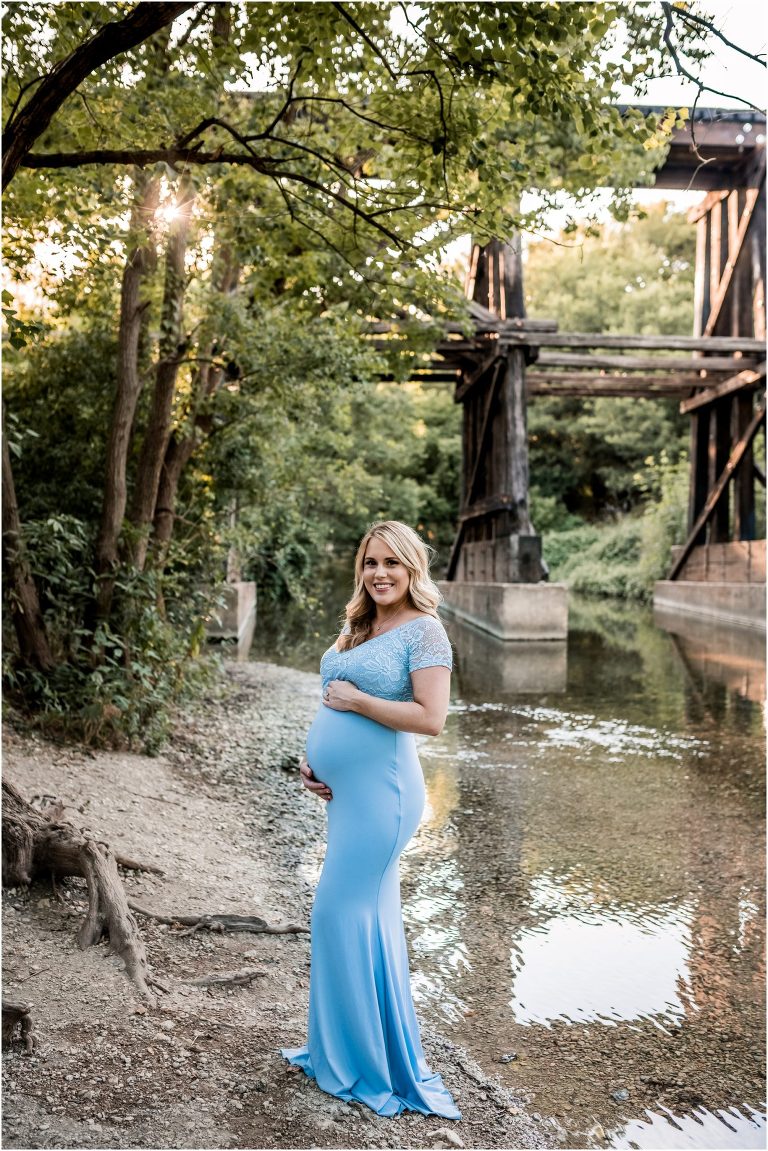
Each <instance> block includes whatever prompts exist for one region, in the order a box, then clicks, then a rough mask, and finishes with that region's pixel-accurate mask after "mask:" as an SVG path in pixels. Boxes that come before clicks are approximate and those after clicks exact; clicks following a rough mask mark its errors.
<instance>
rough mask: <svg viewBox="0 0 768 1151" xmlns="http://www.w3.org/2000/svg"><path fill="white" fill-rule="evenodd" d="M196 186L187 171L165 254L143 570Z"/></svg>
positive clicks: (136, 502)
mask: <svg viewBox="0 0 768 1151" xmlns="http://www.w3.org/2000/svg"><path fill="white" fill-rule="evenodd" d="M194 197H195V189H194V185H193V183H192V181H191V179H190V178H189V177H188V176H183V177H182V179H181V182H180V185H179V192H178V196H177V198H176V215H175V217H174V219H173V221H172V223H171V227H170V230H169V235H168V246H167V248H166V254H165V287H164V291H163V309H162V317H161V322H160V348H159V359H158V363H157V368H156V371H155V390H154V394H153V398H152V410H151V412H150V416H149V423H148V426H147V431H146V434H145V436H144V442H143V443H142V446H141V456H140V458H139V467H138V473H137V476H136V488H135V491H134V496H133V506H132V511H131V520H132V522H133V523H134V524H135V526H136V527H137V528H138V529H139V533H138V535H137V538H136V542H135V544H134V549H133V559H134V563H135V565H136V567H137V568H138V569H139V570H140V571H141V570H142V569H143V568H144V564H145V561H146V557H147V548H148V544H149V531H150V528H151V524H152V519H153V516H154V511H155V504H156V502H157V494H158V487H159V484H160V473H161V470H162V467H163V461H164V459H165V454H166V450H167V448H168V443H169V441H170V437H171V421H172V417H173V398H174V394H175V391H176V380H177V377H178V372H179V364H180V362H181V360H182V359H183V352H181V351H180V349H181V348H182V347H183V343H182V320H183V312H184V292H185V289H186V275H185V269H184V260H185V256H186V252H187V240H188V237H189V223H190V216H191V213H192V204H193V202H194Z"/></svg>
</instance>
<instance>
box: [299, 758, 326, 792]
mask: <svg viewBox="0 0 768 1151" xmlns="http://www.w3.org/2000/svg"><path fill="white" fill-rule="evenodd" d="M299 773H300V775H301V782H302V784H303V785H304V787H306V789H307V791H311V792H312V794H313V795H319V796H320V798H321V799H333V792H332V791H331V789H330V787H329V786H328V784H327V783H323V782H322V780H320V779H315V777H314V774H313V772H312V768H311V767H310V766H309V764H308V763H307V757H306V756H305V755H303V756H302V757H301V763H300V764H299Z"/></svg>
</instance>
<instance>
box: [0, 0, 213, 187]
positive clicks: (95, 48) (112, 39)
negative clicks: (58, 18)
mask: <svg viewBox="0 0 768 1151" xmlns="http://www.w3.org/2000/svg"><path fill="white" fill-rule="evenodd" d="M192 6H193V5H192V4H191V3H190V2H189V0H187V2H186V3H185V2H181V3H174V4H165V3H148V2H147V0H144V2H143V3H140V4H137V5H136V7H135V8H134V9H133V10H132V11H131V12H129V13H128V15H127V16H126V17H125V19H123V20H119V21H110V23H109V24H105V25H104V27H103V28H101V29H99V31H98V32H97V33H96V35H95V36H93V37H92V38H91V39H90V40H88V41H87V42H86V43H85V44H81V45H80V46H79V47H78V48H76V49H75V50H74V52H71V53H70V54H69V56H67V57H65V58H64V59H63V60H60V61H59V63H58V64H57V65H56V66H55V67H54V68H53V69H52V70H51V71H50V72H49V73H48V75H47V76H46V77H45V79H44V80H43V81H42V83H41V84H40V86H39V87H38V88H37V90H36V91H35V92H34V94H33V95H32V96H30V98H29V100H27V102H26V104H25V105H24V107H23V108H21V110H20V111H19V112H18V113H17V114H16V115H15V116H14V117H13V118H12V119H10V120H9V122H8V124H7V125H6V130H5V133H4V140H3V144H4V149H5V154H4V156H3V169H2V177H3V184H4V185H5V186H7V185H8V184H9V183H10V181H11V180H12V179H13V177H14V176H15V174H16V172H17V171H18V169H19V167H20V165H21V164H22V162H23V161H24V158H25V157H26V156H27V155H28V153H29V150H30V148H31V147H32V145H33V144H34V142H35V140H37V139H38V137H39V136H40V135H42V133H43V132H44V131H45V130H46V128H47V127H48V125H49V124H50V122H51V120H52V119H53V117H54V115H55V114H56V112H57V111H58V110H59V108H60V107H61V105H62V104H63V103H64V101H65V100H66V99H67V97H69V96H71V95H72V93H73V92H74V91H75V89H76V88H77V87H78V86H79V85H80V84H81V83H82V82H83V80H84V79H85V78H86V76H90V74H91V73H92V72H94V71H95V70H96V69H97V68H99V67H101V65H102V64H106V62H107V61H108V60H112V59H113V58H114V57H115V56H119V55H120V54H121V53H122V52H127V51H128V49H130V48H134V47H135V46H136V45H137V44H141V43H142V42H143V41H144V40H147V39H148V38H149V37H150V36H151V35H153V33H155V32H157V31H158V30H159V29H160V28H164V27H165V26H166V25H167V24H170V23H172V22H173V21H174V20H175V19H176V17H177V16H179V15H181V13H182V12H184V11H186V9H187V8H191V7H192Z"/></svg>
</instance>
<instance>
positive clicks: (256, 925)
mask: <svg viewBox="0 0 768 1151" xmlns="http://www.w3.org/2000/svg"><path fill="white" fill-rule="evenodd" d="M128 906H129V907H130V908H131V910H132V911H135V912H137V914H139V915H145V916H146V917H147V919H154V920H155V922H156V923H168V924H170V925H171V926H173V925H174V924H180V925H181V926H182V927H186V928H187V929H188V930H187V931H179V932H177V934H178V935H194V934H195V932H196V931H201V930H202V929H203V928H207V930H208V931H218V932H220V933H221V934H223V933H224V932H226V931H249V932H252V933H253V934H264V935H291V934H294V933H295V934H298V933H300V932H308V931H309V928H308V927H301V926H299V925H298V924H295V923H286V924H285V925H282V926H276V925H275V924H272V923H267V921H266V919H262V918H261V916H259V915H158V914H157V913H156V912H154V911H147V910H146V908H144V907H139V906H138V904H136V903H131V902H129V903H128Z"/></svg>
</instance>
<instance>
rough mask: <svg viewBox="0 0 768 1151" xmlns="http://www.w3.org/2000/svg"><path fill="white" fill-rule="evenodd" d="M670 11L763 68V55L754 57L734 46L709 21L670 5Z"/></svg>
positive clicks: (762, 53)
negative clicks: (704, 29)
mask: <svg viewBox="0 0 768 1151" xmlns="http://www.w3.org/2000/svg"><path fill="white" fill-rule="evenodd" d="M672 11H673V12H674V13H675V15H676V16H679V17H680V19H681V20H684V21H688V23H689V24H698V25H699V27H701V28H706V29H707V31H708V32H711V33H712V35H713V36H717V38H718V40H720V41H722V43H723V44H725V45H726V47H728V48H733V50H734V52H739V53H740V55H742V56H746V58H747V59H748V60H754V61H755V63H756V64H762V65H763V67H765V53H764V52H761V53H758V54H757V55H755V54H754V53H753V52H748V51H747V49H746V48H742V47H741V45H740V44H734V43H733V41H732V40H729V39H728V37H727V36H724V35H723V33H722V32H721V31H720V30H719V28H715V26H714V24H712V23H711V22H710V21H709V20H705V19H704V17H703V16H697V14H696V13H695V12H689V11H688V10H687V9H686V8H678V7H677V5H674V4H673V5H672Z"/></svg>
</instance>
